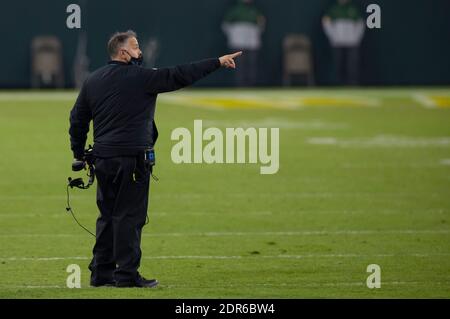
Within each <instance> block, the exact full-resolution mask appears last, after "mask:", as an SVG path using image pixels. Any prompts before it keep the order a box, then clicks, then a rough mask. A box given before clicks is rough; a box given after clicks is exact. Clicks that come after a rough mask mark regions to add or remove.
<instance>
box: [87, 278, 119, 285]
mask: <svg viewBox="0 0 450 319" xmlns="http://www.w3.org/2000/svg"><path fill="white" fill-rule="evenodd" d="M91 286H92V287H115V286H116V282H115V281H114V280H112V279H111V280H91Z"/></svg>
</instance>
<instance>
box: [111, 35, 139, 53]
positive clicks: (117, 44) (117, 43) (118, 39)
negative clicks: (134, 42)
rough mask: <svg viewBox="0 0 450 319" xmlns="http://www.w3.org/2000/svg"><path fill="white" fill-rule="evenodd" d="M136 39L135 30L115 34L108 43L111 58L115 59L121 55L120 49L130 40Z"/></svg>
mask: <svg viewBox="0 0 450 319" xmlns="http://www.w3.org/2000/svg"><path fill="white" fill-rule="evenodd" d="M133 37H134V38H136V37H137V35H136V32H134V31H133V30H128V31H126V32H116V33H114V34H113V35H112V36H111V38H110V39H109V41H108V54H109V56H110V57H111V58H112V57H115V56H116V55H117V54H118V53H119V49H120V48H121V47H122V46H123V45H124V44H125V42H127V40H128V39H129V38H133Z"/></svg>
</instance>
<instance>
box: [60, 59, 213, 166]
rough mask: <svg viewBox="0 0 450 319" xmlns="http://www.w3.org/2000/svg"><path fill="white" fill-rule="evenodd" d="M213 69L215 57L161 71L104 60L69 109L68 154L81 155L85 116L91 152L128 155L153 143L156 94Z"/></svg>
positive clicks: (96, 154)
mask: <svg viewBox="0 0 450 319" xmlns="http://www.w3.org/2000/svg"><path fill="white" fill-rule="evenodd" d="M219 67H220V61H219V59H208V60H203V61H199V62H195V63H191V64H186V65H179V66H176V67H172V68H161V69H146V68H143V67H139V66H135V65H129V64H127V63H124V62H119V61H110V62H109V63H108V65H106V66H104V67H102V68H100V69H98V70H96V71H95V72H93V73H92V74H91V75H90V76H89V77H88V79H87V80H86V81H85V83H84V84H83V87H82V88H81V91H80V93H79V95H78V98H77V100H76V102H75V105H74V107H73V109H72V111H71V112H70V129H69V134H70V142H71V148H72V151H73V155H74V158H78V159H81V158H82V157H83V154H84V148H85V144H86V139H87V133H88V132H89V123H90V121H91V120H93V122H94V155H95V156H98V157H114V156H130V155H131V156H132V155H136V154H137V153H138V152H140V151H142V150H143V149H144V148H146V147H153V145H154V144H155V142H156V139H157V137H158V131H157V129H156V125H155V122H154V115H155V103H156V97H157V94H158V93H163V92H169V91H175V90H178V89H180V88H183V87H185V86H188V85H191V84H193V83H194V82H195V81H197V80H199V79H201V78H203V77H205V76H206V75H208V74H209V73H211V72H213V71H215V70H217V69H218V68H219Z"/></svg>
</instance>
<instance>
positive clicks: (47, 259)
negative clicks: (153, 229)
mask: <svg viewBox="0 0 450 319" xmlns="http://www.w3.org/2000/svg"><path fill="white" fill-rule="evenodd" d="M447 256H450V253H448V254H446V253H435V254H423V253H410V254H372V255H369V254H305V255H248V256H238V255H237V256H212V255H201V256H144V257H142V259H144V260H155V259H187V260H190V259H193V260H195V259H205V260H224V259H241V260H243V259H259V258H264V259H314V258H393V257H415V258H430V257H447ZM90 259H91V258H90V257H85V256H72V257H0V261H10V262H12V261H60V260H90Z"/></svg>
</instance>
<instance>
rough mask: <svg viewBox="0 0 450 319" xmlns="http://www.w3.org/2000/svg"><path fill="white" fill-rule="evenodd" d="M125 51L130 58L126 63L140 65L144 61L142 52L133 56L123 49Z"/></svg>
mask: <svg viewBox="0 0 450 319" xmlns="http://www.w3.org/2000/svg"><path fill="white" fill-rule="evenodd" d="M125 52H126V53H127V54H128V55H129V56H130V57H131V60H130V61H129V62H128V64H130V65H138V66H141V65H142V62H143V61H144V57H143V56H142V53H141V54H140V55H139V57H137V58H135V57H134V56H132V55H131V54H130V53H128V51H125Z"/></svg>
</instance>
